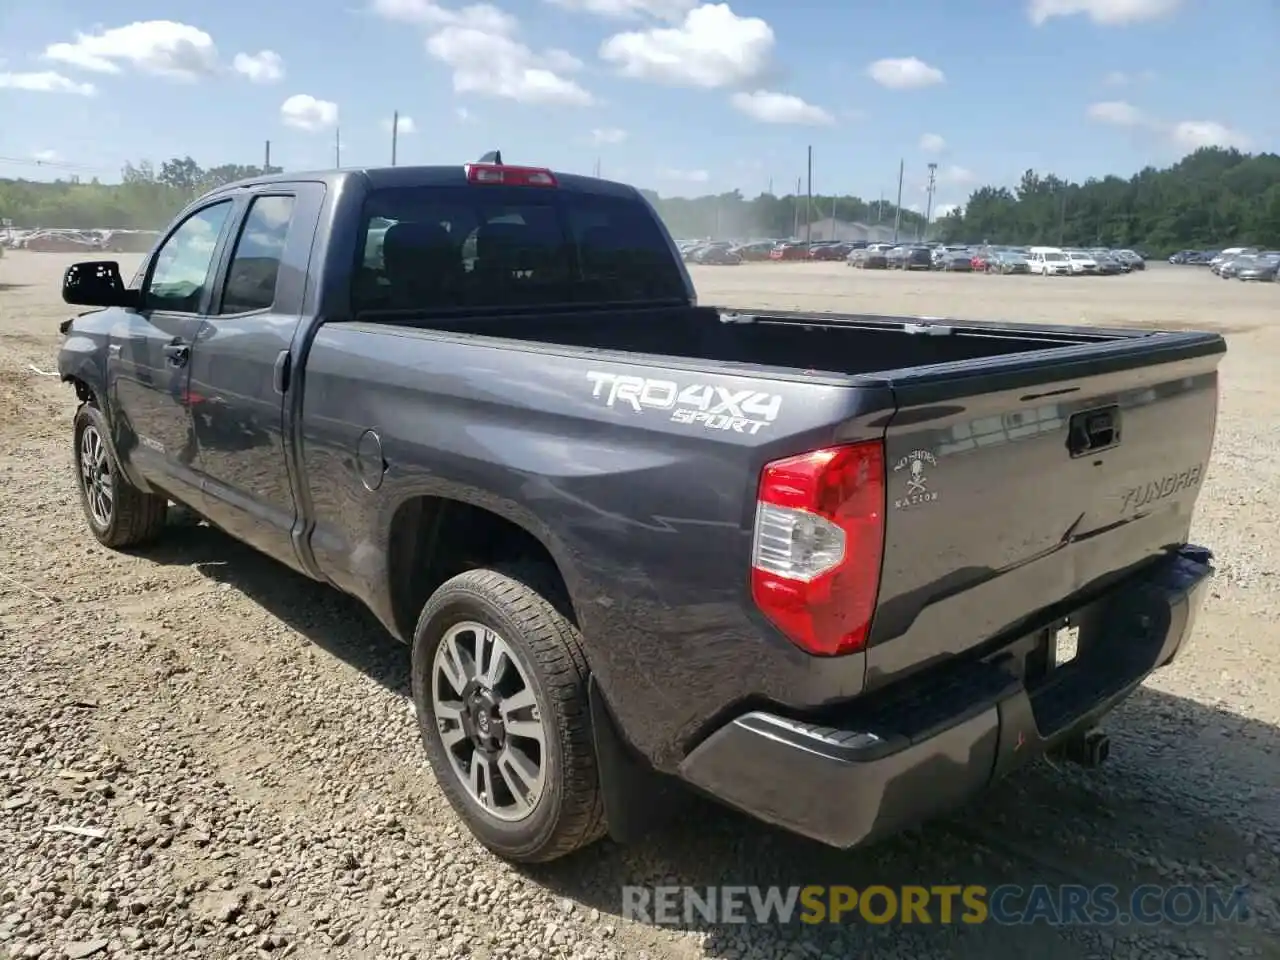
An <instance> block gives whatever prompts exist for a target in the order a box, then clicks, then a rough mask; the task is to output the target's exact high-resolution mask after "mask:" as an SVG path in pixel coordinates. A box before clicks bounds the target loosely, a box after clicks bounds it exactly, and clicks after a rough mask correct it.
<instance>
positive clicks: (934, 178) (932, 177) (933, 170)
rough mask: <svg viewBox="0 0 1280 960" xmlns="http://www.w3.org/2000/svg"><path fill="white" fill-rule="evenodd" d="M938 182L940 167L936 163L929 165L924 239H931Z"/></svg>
mask: <svg viewBox="0 0 1280 960" xmlns="http://www.w3.org/2000/svg"><path fill="white" fill-rule="evenodd" d="M937 182H938V165H937V164H936V163H931V164H929V190H928V198H927V199H926V200H925V207H924V234H925V235H924V239H926V240H927V239H929V223H930V218H931V217H932V216H933V191H934V188H935V187H936V186H937Z"/></svg>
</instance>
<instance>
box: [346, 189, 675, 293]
mask: <svg viewBox="0 0 1280 960" xmlns="http://www.w3.org/2000/svg"><path fill="white" fill-rule="evenodd" d="M363 229H364V242H363V243H362V244H361V245H360V262H359V264H358V265H357V266H358V269H357V281H356V284H355V290H354V294H353V300H354V302H353V304H352V306H353V308H354V309H355V311H356V312H367V311H370V310H387V309H389V310H413V311H424V312H437V311H442V310H453V309H465V308H471V307H495V308H497V307H503V306H511V307H514V306H543V305H546V306H553V305H557V304H563V305H568V304H582V303H601V304H607V303H608V304H611V303H622V304H626V303H646V302H655V301H670V300H684V299H686V298H687V296H688V293H687V291H686V289H685V281H684V275H683V273H682V271H681V269H680V267H679V265H678V262H677V258H676V256H675V255H674V254H673V253H672V251H671V248H670V247H669V245H668V241H667V236H666V233H665V231H663V230H662V228H661V226H660V225H659V223H658V222H657V220H656V218H655V217H654V215H653V213H652V212H651V211H650V210H649V208H648V206H647V204H644V203H643V202H640V201H638V200H635V199H628V198H625V197H608V196H600V195H596V194H580V193H575V192H572V191H565V190H555V189H540V188H528V187H502V186H487V185H486V186H467V187H396V188H386V189H380V190H375V191H373V192H372V193H371V194H370V195H369V197H368V199H367V200H366V204H365V213H364V227H363Z"/></svg>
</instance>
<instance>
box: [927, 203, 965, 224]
mask: <svg viewBox="0 0 1280 960" xmlns="http://www.w3.org/2000/svg"><path fill="white" fill-rule="evenodd" d="M959 210H960V204H958V203H940V204H938V205H937V206H936V207H934V208H933V219H935V220H941V219H943V218H944V217H949V216H951V214H953V213H957V212H959Z"/></svg>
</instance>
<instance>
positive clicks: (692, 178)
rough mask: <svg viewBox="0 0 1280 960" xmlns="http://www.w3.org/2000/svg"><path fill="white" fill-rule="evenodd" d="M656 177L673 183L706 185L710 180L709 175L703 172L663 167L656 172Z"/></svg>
mask: <svg viewBox="0 0 1280 960" xmlns="http://www.w3.org/2000/svg"><path fill="white" fill-rule="evenodd" d="M658 177H659V179H662V180H669V181H672V182H674V183H706V182H707V181H708V180H710V179H711V174H709V173H707V171H705V170H677V169H675V168H672V167H663V168H662V169H660V170H658Z"/></svg>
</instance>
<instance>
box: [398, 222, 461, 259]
mask: <svg viewBox="0 0 1280 960" xmlns="http://www.w3.org/2000/svg"><path fill="white" fill-rule="evenodd" d="M446 251H448V252H451V253H452V252H454V244H453V239H452V238H451V237H450V236H449V231H448V230H446V229H445V228H444V227H443V226H441V225H440V224H438V223H418V222H414V221H404V222H401V223H396V224H392V225H391V226H390V227H388V228H387V232H386V234H384V235H383V238H382V262H383V264H384V265H386V266H388V267H389V268H390V269H392V270H394V269H396V267H397V266H399V265H401V264H405V265H408V264H407V263H406V261H415V260H420V259H421V258H422V257H423V256H432V255H434V256H435V257H439V255H440V254H441V253H444V252H446Z"/></svg>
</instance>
